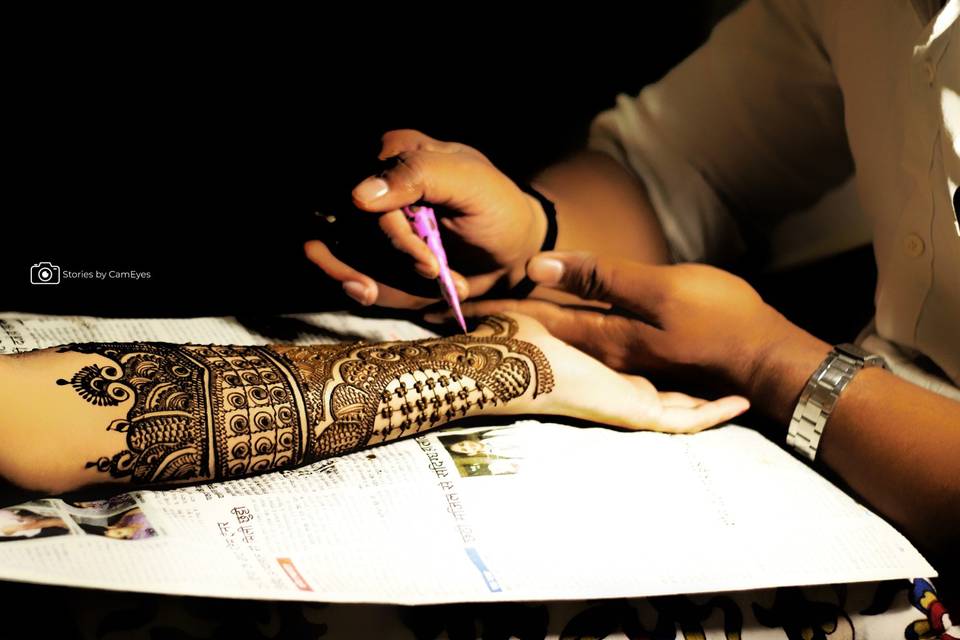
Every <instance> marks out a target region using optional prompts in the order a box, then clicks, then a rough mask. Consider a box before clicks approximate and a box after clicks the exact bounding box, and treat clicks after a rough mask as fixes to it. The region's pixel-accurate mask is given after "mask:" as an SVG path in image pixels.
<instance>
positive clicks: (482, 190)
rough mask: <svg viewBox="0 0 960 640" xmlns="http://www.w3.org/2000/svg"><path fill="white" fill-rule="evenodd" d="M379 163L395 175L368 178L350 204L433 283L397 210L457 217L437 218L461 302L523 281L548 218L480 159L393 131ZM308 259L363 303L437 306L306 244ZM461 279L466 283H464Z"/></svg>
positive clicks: (453, 146)
mask: <svg viewBox="0 0 960 640" xmlns="http://www.w3.org/2000/svg"><path fill="white" fill-rule="evenodd" d="M379 157H380V159H381V160H388V159H391V158H395V159H396V164H395V166H393V168H391V169H389V170H387V171H386V172H385V173H383V174H382V175H379V176H371V177H369V178H367V179H366V180H364V181H363V182H361V183H360V184H359V185H358V186H357V187H356V188H355V189H354V190H353V200H354V204H355V205H356V206H357V207H358V208H360V209H362V210H364V211H369V212H374V213H382V214H383V215H381V217H380V228H381V229H382V230H383V232H384V233H385V234H386V235H387V236H388V237H389V238H390V239H391V241H392V242H393V245H394V246H395V247H396V248H397V249H399V250H400V251H402V252H404V253H407V254H409V255H410V256H411V257H412V258H413V259H414V265H415V267H414V268H415V270H416V271H417V273H419V274H420V275H422V276H423V277H425V278H431V279H432V278H436V277H437V273H438V269H439V266H438V264H437V260H436V258H435V257H434V256H433V254H432V253H431V252H430V250H429V249H427V246H426V244H425V243H424V242H423V241H422V240H420V238H418V237H417V236H416V234H415V233H414V232H413V231H412V230H411V229H410V224H409V223H408V222H407V220H406V217H405V216H404V215H403V212H402V211H401V210H400V209H401V207H404V206H406V205H409V204H412V203H414V202H417V201H418V200H421V199H423V200H426V201H428V202H431V203H433V204H437V205H442V206H444V207H446V208H448V209H450V210H452V211H454V212H456V213H457V215H454V216H451V217H445V218H441V219H440V224H442V225H443V226H444V227H445V228H446V232H447V233H446V237H448V238H449V237H452V238H454V239H455V240H457V241H459V242H457V243H456V244H451V245H450V246H448V247H447V252H448V255H449V256H450V257H451V258H455V266H458V267H460V269H461V270H462V271H464V274H463V275H461V274H460V273H456V272H454V274H453V276H454V281H455V282H456V283H457V288H458V293H460V295H461V298H466V297H468V296H477V295H481V294H483V293H485V292H487V291H489V290H490V288H491V287H492V286H493V285H494V284H496V283H497V282H498V281H500V280H501V279H505V280H506V282H507V283H508V284H509V285H513V284H516V283H517V282H518V281H519V280H521V279H522V278H523V274H524V265H525V264H526V262H527V260H528V259H529V258H530V257H531V256H532V255H534V254H535V253H536V252H537V250H539V248H540V246H541V243H542V241H543V238H544V235H545V234H546V219H545V218H544V216H543V211H542V209H541V208H540V205H539V203H537V201H536V200H535V199H534V198H532V197H531V196H529V195H527V194H525V193H524V192H523V191H521V190H520V188H519V187H517V185H516V184H515V183H514V182H513V181H512V180H510V178H508V177H507V176H506V175H504V174H503V173H501V172H500V171H499V170H498V169H497V168H496V167H495V166H493V164H492V163H491V162H490V161H489V160H488V159H487V158H486V156H484V155H483V154H482V153H480V152H479V151H477V150H476V149H473V148H472V147H468V146H466V145H463V144H458V143H455V142H441V141H439V140H434V139H433V138H431V137H429V136H426V135H424V134H422V133H420V132H419V131H412V130H398V131H390V132H388V133H387V134H386V135H384V136H383V148H382V150H381V152H380V156H379ZM304 249H305V251H306V255H307V257H308V258H309V259H310V260H311V261H313V262H314V263H316V264H317V266H319V267H320V268H321V269H323V271H324V272H326V274H327V275H328V276H330V277H331V278H334V279H335V280H338V281H339V282H341V283H343V287H344V291H345V292H346V293H347V294H348V295H350V296H351V297H352V298H354V299H355V300H357V302H360V303H361V304H367V305H369V304H377V305H381V306H387V307H401V308H420V307H423V306H425V305H427V304H430V303H432V302H436V300H431V299H428V298H422V297H418V296H413V295H411V294H409V293H406V292H403V291H400V290H398V289H396V288H393V287H390V286H387V285H384V284H383V283H381V282H377V281H375V280H374V279H373V278H371V277H370V276H369V275H368V274H364V273H361V272H360V271H358V270H356V269H354V268H353V267H351V266H350V265H348V264H346V263H344V262H343V261H341V260H339V259H338V258H337V257H335V256H334V255H333V254H332V253H331V252H330V250H329V248H328V247H327V246H326V245H325V244H324V243H323V242H321V241H319V240H311V241H310V242H307V243H306V245H305V247H304ZM464 276H466V277H464Z"/></svg>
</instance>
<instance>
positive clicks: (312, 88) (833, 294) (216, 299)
mask: <svg viewBox="0 0 960 640" xmlns="http://www.w3.org/2000/svg"><path fill="white" fill-rule="evenodd" d="M736 4H737V1H736V0H692V1H690V2H685V3H643V4H642V5H639V6H636V7H632V8H628V9H624V8H622V7H621V8H619V9H617V10H613V9H608V8H606V7H602V6H599V5H598V6H591V7H589V9H590V11H591V13H590V14H589V15H587V14H584V13H583V12H582V9H583V8H581V9H576V10H575V9H567V10H558V9H557V8H556V7H553V8H551V12H550V14H549V15H546V14H544V15H540V14H531V15H529V16H528V17H526V18H521V17H520V16H519V13H518V12H515V13H508V12H506V11H504V10H500V11H499V12H492V11H488V12H486V13H481V12H478V11H476V10H474V9H471V8H470V7H459V8H458V9H457V14H456V15H454V14H453V13H451V14H450V15H449V16H440V17H441V18H449V19H447V20H446V21H445V22H444V23H443V24H437V23H435V22H429V23H428V22H425V21H420V20H418V19H417V16H413V15H412V14H411V13H410V12H409V10H408V9H405V8H400V9H399V10H396V11H395V12H394V13H393V14H389V15H387V14H384V13H382V11H383V9H381V8H373V7H369V8H368V7H358V9H357V10H356V11H355V13H354V15H352V16H347V15H341V16H339V17H338V19H337V21H331V20H326V19H323V18H322V17H317V16H297V15H285V16H280V17H277V16H261V15H259V14H256V13H249V14H247V15H231V16H218V17H214V18H211V17H209V16H204V17H200V16H189V17H185V16H166V15H156V16H151V17H150V19H144V18H143V17H140V18H139V20H134V19H132V18H130V17H129V16H119V17H118V16H116V15H113V14H106V15H103V16H90V15H88V14H83V15H82V16H75V18H76V20H74V19H73V18H74V16H69V15H67V16H63V15H60V16H58V18H59V20H58V21H53V20H51V19H49V17H44V18H43V19H40V20H37V19H34V20H32V21H25V22H24V21H21V22H15V21H11V23H10V24H11V26H12V28H11V31H14V32H16V36H17V37H16V38H13V39H11V41H10V42H11V43H15V44H12V45H11V44H10V43H8V46H7V49H8V51H7V53H8V55H7V63H6V65H5V74H4V76H3V81H4V90H5V91H4V95H5V98H6V99H5V101H4V107H5V109H6V116H5V117H4V120H3V122H4V125H3V137H2V140H3V145H2V148H3V150H4V156H5V163H4V164H5V167H6V170H5V171H4V181H3V184H4V188H3V190H2V193H3V201H4V202H3V209H2V211H3V213H2V222H3V224H2V231H0V241H2V243H3V244H2V247H3V249H2V251H0V310H6V311H24V312H38V313H63V314H88V315H114V316H193V315H250V314H255V315H271V314H278V313H292V312H305V311H317V310H325V309H335V308H350V307H352V306H353V303H352V302H351V301H350V300H349V299H348V298H346V296H344V295H343V293H342V292H341V289H340V287H339V285H338V284H336V283H332V282H331V281H329V280H328V279H326V278H325V277H324V276H323V274H322V273H321V272H320V270H319V269H317V268H316V267H314V266H313V265H312V264H310V263H309V262H307V261H306V259H305V258H304V257H303V252H302V245H303V242H304V241H305V240H307V239H310V238H313V237H318V235H320V231H319V229H318V226H319V223H318V219H317V218H316V217H315V216H314V214H313V212H315V211H320V212H322V213H334V214H337V215H343V214H344V213H347V214H355V215H357V216H360V218H361V219H363V220H365V221H367V222H368V224H369V225H370V230H369V234H370V235H371V237H376V238H380V237H381V236H380V233H379V231H378V230H376V227H375V220H374V219H373V217H372V216H364V215H362V214H359V213H356V212H355V211H354V210H353V207H352V206H351V203H350V197H349V196H350V191H351V189H352V188H353V187H354V186H355V185H356V184H357V183H358V182H359V181H360V180H362V179H363V178H364V177H366V176H368V175H370V174H371V173H375V172H377V171H378V170H379V169H380V168H381V167H380V165H379V163H378V162H377V161H376V154H377V152H378V151H379V140H380V136H381V135H382V134H383V133H384V132H385V131H387V130H390V129H393V128H417V129H420V130H422V131H424V132H426V133H428V134H429V135H432V136H433V137H436V138H439V139H445V140H456V141H460V142H464V143H467V144H470V145H472V146H475V147H476V148H478V149H480V150H481V151H483V152H484V153H485V154H487V156H488V157H490V158H491V160H493V162H494V163H495V164H496V165H497V166H498V167H500V168H501V169H502V170H503V171H505V172H506V173H507V174H508V175H510V176H512V177H515V178H519V179H522V178H524V177H526V176H529V175H531V174H533V173H534V172H535V171H536V170H537V169H538V168H540V167H542V166H544V165H546V164H548V163H550V162H552V161H554V160H556V159H558V158H560V157H562V156H563V155H564V154H566V153H569V152H571V151H573V150H575V149H577V148H578V147H580V146H581V145H582V144H583V142H584V140H585V136H586V132H587V127H588V125H589V123H590V121H591V119H592V118H593V117H594V116H595V115H596V114H597V113H598V112H600V111H602V110H603V109H606V108H609V107H610V106H612V105H613V102H614V99H615V97H616V95H617V94H618V93H620V92H626V93H630V94H635V93H636V92H637V91H639V89H640V88H641V87H643V86H644V85H645V84H647V83H650V82H653V81H655V80H656V79H658V78H659V77H660V76H662V75H663V74H664V73H666V71H668V70H669V69H670V68H671V67H672V66H673V65H675V64H676V63H677V62H679V61H680V60H682V59H683V58H684V57H685V56H686V55H688V54H689V53H690V52H691V51H693V50H694V49H695V48H696V47H697V46H699V45H700V44H701V43H702V42H703V41H704V40H705V39H706V37H707V36H708V34H709V31H710V29H711V28H712V26H713V24H714V23H715V22H716V21H717V20H718V19H719V18H720V17H722V16H723V15H724V14H725V13H727V12H728V11H729V10H731V8H732V7H733V6H735V5H736ZM470 11H473V13H470ZM98 17H99V18H101V21H99V22H98V21H97V20H96V18H98ZM433 17H434V18H436V15H434V16H433ZM118 20H122V22H117V21H118ZM81 24H82V25H83V26H82V28H81V26H80V25H81ZM120 24H122V25H123V27H122V28H121V27H119V26H117V25H120ZM371 253H373V254H375V255H377V257H378V258H379V259H380V260H381V261H382V262H383V264H386V265H389V266H390V268H396V267H397V266H398V265H400V266H401V268H402V266H403V265H405V264H406V262H405V258H404V257H403V256H398V255H397V254H395V253H392V250H391V249H389V248H387V249H386V250H385V251H381V250H380V249H377V250H374V251H371ZM757 253H758V254H759V256H758V257H759V258H760V259H763V258H764V256H763V248H762V247H758V251H757ZM41 261H49V262H52V263H54V264H57V265H59V266H61V268H62V269H71V270H75V271H78V270H100V271H108V270H111V269H115V270H121V271H123V270H136V271H149V272H150V274H151V277H150V279H148V280H138V281H131V280H106V281H99V280H66V279H62V281H61V284H59V285H57V286H35V285H31V284H30V267H31V265H33V264H36V263H38V262H41ZM749 264H750V261H749V260H748V261H747V262H746V263H745V265H741V267H747V266H748V265H749ZM745 275H751V274H750V273H749V269H747V271H746V272H745ZM875 277H876V275H875V270H874V267H873V260H872V255H871V253H870V251H869V249H864V250H860V251H857V252H854V253H852V254H847V255H843V256H839V257H837V258H834V259H831V260H828V261H826V262H823V263H821V264H818V265H808V266H805V267H803V268H801V269H793V270H791V271H789V272H787V273H783V274H776V275H775V276H771V275H769V274H763V273H754V274H752V275H751V280H752V281H753V282H754V283H755V284H756V286H757V287H758V289H759V290H760V292H761V293H762V294H763V295H764V297H765V298H766V299H768V300H769V301H771V302H772V303H773V304H774V305H775V306H777V307H778V308H780V309H781V311H783V312H784V313H786V314H787V316H788V317H790V318H791V319H793V320H794V321H796V322H798V323H799V324H801V325H803V326H805V327H807V328H808V329H810V330H811V331H813V332H814V333H816V334H817V335H819V336H821V337H823V338H824V339H826V340H830V341H833V342H839V341H844V340H848V339H850V338H851V337H852V336H853V335H855V334H856V332H857V331H858V330H859V329H860V328H861V327H862V326H863V324H864V323H865V322H866V321H867V320H868V319H869V317H870V315H871V313H872V286H871V284H870V283H871V282H872V281H873V280H874V279H875ZM811 282H816V283H817V284H816V287H817V290H818V296H819V298H820V299H821V300H822V301H824V304H827V305H830V306H831V309H832V312H831V313H830V314H827V315H824V314H810V309H809V308H808V307H805V306H804V305H803V304H800V303H799V302H798V301H797V300H796V299H795V298H796V296H794V295H793V292H795V291H797V290H803V288H804V287H809V286H810V283H811ZM421 285H422V283H421ZM377 311H378V310H377V309H367V310H366V311H365V312H366V313H376V312H377ZM837 318H843V319H844V320H845V321H839V322H838V321H837Z"/></svg>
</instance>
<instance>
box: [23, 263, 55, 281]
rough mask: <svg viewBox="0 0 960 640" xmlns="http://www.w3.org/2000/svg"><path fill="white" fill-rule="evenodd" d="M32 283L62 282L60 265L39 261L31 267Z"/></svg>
mask: <svg viewBox="0 0 960 640" xmlns="http://www.w3.org/2000/svg"><path fill="white" fill-rule="evenodd" d="M30 284H60V267H58V266H57V265H55V264H52V263H50V262H38V263H37V264H35V265H33V266H32V267H30Z"/></svg>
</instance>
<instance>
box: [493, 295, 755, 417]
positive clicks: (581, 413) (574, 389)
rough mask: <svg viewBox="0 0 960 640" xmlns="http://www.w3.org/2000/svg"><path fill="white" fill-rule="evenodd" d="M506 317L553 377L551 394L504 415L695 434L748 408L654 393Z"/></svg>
mask: <svg viewBox="0 0 960 640" xmlns="http://www.w3.org/2000/svg"><path fill="white" fill-rule="evenodd" d="M479 304H482V303H479ZM543 304H549V303H543ZM505 315H510V316H511V317H514V318H515V319H516V320H517V322H518V326H519V331H518V332H517V334H516V337H517V338H519V339H521V340H525V341H527V342H530V343H532V344H534V345H536V346H537V347H539V348H540V349H541V350H542V351H543V355H544V356H545V358H546V360H547V361H548V362H549V363H550V367H551V369H552V371H553V379H554V389H553V392H552V393H550V394H547V395H544V396H540V397H538V398H535V399H532V400H530V401H529V403H528V405H527V404H526V403H525V405H524V406H518V405H514V406H511V407H508V411H507V412H508V413H518V412H523V411H526V410H529V411H530V412H531V413H540V414H555V415H563V416H569V417H573V418H581V419H584V420H592V421H594V422H599V423H602V424H608V425H612V426H617V427H625V428H628V429H649V430H653V431H664V432H669V433H693V432H696V431H701V430H703V429H707V428H709V427H712V426H714V425H717V424H720V423H722V422H726V421H728V420H730V419H732V418H734V417H736V416H738V415H740V414H741V413H743V412H744V411H746V410H747V408H749V406H750V404H749V402H747V400H746V399H745V398H742V397H739V396H728V397H725V398H720V399H719V400H714V401H710V402H708V401H706V400H701V399H699V398H694V397H691V396H688V395H686V394H683V393H673V392H660V391H657V389H656V388H655V387H654V386H653V384H651V383H650V381H649V380H647V379H646V378H644V377H642V376H638V375H630V374H626V373H618V372H616V371H614V370H613V369H611V368H610V367H608V366H607V365H605V364H603V363H602V362H600V361H599V360H596V359H594V358H593V357H591V356H589V355H587V354H586V353H584V352H583V351H580V350H579V349H575V348H574V347H572V346H570V345H569V344H566V343H564V342H563V341H561V340H559V339H558V338H556V337H555V336H553V335H551V334H550V333H549V332H548V331H547V329H546V328H545V327H544V325H543V324H541V323H540V322H538V321H536V320H534V319H533V318H531V317H526V316H523V315H521V314H505ZM483 331H484V327H483V326H482V325H481V327H480V329H479V330H478V332H477V333H478V334H480V335H482V332H483Z"/></svg>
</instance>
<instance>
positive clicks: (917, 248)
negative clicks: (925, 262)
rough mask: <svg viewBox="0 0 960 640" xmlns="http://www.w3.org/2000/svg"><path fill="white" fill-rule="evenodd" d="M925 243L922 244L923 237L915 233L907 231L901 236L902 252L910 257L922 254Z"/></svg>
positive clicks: (917, 256)
mask: <svg viewBox="0 0 960 640" xmlns="http://www.w3.org/2000/svg"><path fill="white" fill-rule="evenodd" d="M924 249H926V245H924V244H923V238H921V237H920V236H918V235H917V234H915V233H908V234H907V235H905V236H904V237H903V252H904V253H905V254H907V255H908V256H910V257H911V258H919V257H920V256H922V255H923V251H924Z"/></svg>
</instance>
